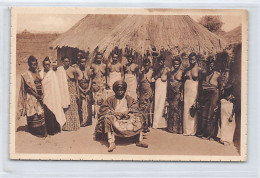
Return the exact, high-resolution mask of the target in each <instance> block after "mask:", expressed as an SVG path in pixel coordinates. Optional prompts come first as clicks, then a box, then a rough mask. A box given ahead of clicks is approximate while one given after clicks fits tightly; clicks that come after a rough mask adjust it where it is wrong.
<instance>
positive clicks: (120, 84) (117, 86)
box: [113, 80, 127, 92]
mask: <svg viewBox="0 0 260 178" xmlns="http://www.w3.org/2000/svg"><path fill="white" fill-rule="evenodd" d="M119 86H121V87H123V89H124V90H125V91H126V89H127V84H126V82H125V81H123V80H118V81H116V82H115V83H114V84H113V91H114V92H116V91H117V90H118V88H119Z"/></svg>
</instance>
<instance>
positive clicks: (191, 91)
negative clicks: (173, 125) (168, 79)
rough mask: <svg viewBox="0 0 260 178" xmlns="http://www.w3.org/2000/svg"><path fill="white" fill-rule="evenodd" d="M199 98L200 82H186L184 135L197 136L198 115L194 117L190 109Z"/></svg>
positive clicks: (190, 80)
mask: <svg viewBox="0 0 260 178" xmlns="http://www.w3.org/2000/svg"><path fill="white" fill-rule="evenodd" d="M197 96H198V81H194V80H192V79H189V80H186V81H185V84H184V110H183V134H184V135H195V134H196V131H197V113H195V115H194V116H193V117H192V116H191V114H190V108H191V106H192V105H193V104H194V103H195V101H196V99H197Z"/></svg>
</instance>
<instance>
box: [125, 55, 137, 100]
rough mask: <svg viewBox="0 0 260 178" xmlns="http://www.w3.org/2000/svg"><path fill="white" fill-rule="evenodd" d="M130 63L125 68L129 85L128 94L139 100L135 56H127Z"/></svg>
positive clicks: (126, 80)
mask: <svg viewBox="0 0 260 178" xmlns="http://www.w3.org/2000/svg"><path fill="white" fill-rule="evenodd" d="M127 60H128V63H127V64H125V65H124V66H123V69H124V77H125V82H126V83H127V86H128V87H127V91H126V94H128V95H129V96H131V97H133V98H134V99H135V100H137V92H136V90H137V78H136V74H137V72H138V66H137V64H135V63H134V56H132V55H128V56H127Z"/></svg>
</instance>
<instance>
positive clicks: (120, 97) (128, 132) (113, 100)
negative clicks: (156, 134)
mask: <svg viewBox="0 0 260 178" xmlns="http://www.w3.org/2000/svg"><path fill="white" fill-rule="evenodd" d="M126 89H127V84H126V82H124V81H121V80H119V81H116V82H115V83H114V84H113V91H114V92H115V95H114V96H111V97H109V98H108V99H107V100H106V101H105V102H104V103H103V105H102V106H101V108H100V110H99V112H100V113H99V118H98V123H97V126H96V130H95V134H96V138H98V136H100V134H107V138H108V143H109V148H108V151H109V152H112V151H113V150H114V149H115V148H116V145H115V136H118V137H132V136H135V135H139V140H138V142H137V143H136V146H140V147H144V148H148V145H147V144H146V143H144V142H143V141H142V140H143V135H142V131H143V128H144V116H143V114H141V113H140V111H139V109H138V102H137V101H136V100H134V99H133V98H132V97H130V96H128V95H125V92H126Z"/></svg>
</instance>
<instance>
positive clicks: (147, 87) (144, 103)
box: [139, 71, 153, 128]
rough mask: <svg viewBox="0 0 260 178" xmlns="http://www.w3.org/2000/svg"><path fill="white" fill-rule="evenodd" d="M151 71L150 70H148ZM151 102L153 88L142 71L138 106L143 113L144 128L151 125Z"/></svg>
mask: <svg viewBox="0 0 260 178" xmlns="http://www.w3.org/2000/svg"><path fill="white" fill-rule="evenodd" d="M149 72H151V71H149ZM152 103H153V90H152V87H151V82H149V80H148V79H147V77H146V76H144V73H142V80H141V81H140V99H139V106H140V109H141V110H142V112H143V113H144V115H145V126H146V128H148V127H151V126H152V109H153V107H152Z"/></svg>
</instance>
